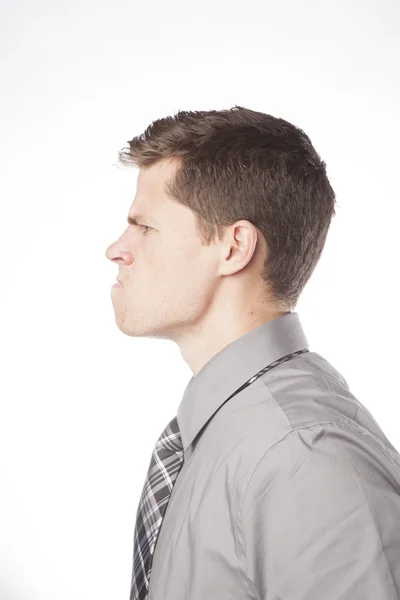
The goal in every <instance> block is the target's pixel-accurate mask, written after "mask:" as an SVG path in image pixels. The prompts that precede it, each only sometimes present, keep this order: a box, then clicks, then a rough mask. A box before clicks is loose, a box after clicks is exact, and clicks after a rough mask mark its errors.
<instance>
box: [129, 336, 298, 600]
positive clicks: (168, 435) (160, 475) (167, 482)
mask: <svg viewBox="0 0 400 600" xmlns="http://www.w3.org/2000/svg"><path fill="white" fill-rule="evenodd" d="M308 351H309V350H308V349H307V348H304V349H303V350H297V351H296V352H292V353H291V354H287V355H286V356H283V357H282V358H279V359H278V360H276V361H275V362H273V363H270V364H269V365H267V366H266V367H264V368H263V369H261V371H259V372H258V373H257V374H256V375H254V376H253V377H252V378H251V379H249V380H248V381H246V383H244V384H243V385H242V386H241V387H240V388H238V389H237V390H236V392H234V393H233V394H231V396H229V398H227V400H230V399H231V398H232V397H233V396H235V394H237V393H238V392H240V391H242V390H243V389H244V388H245V387H247V386H248V385H250V384H251V383H253V381H255V380H256V379H257V378H258V377H260V376H261V375H262V374H263V373H266V371H269V370H270V369H273V368H274V367H276V366H278V365H280V364H281V363H283V362H286V361H288V360H291V359H292V358H294V357H295V356H298V355H299V354H303V353H304V352H308ZM227 400H225V402H226V401H227ZM183 459H184V456H183V445H182V438H181V435H180V432H179V425H178V420H177V417H174V418H173V419H172V421H171V422H170V423H169V424H168V425H167V427H166V428H165V429H164V431H163V432H162V434H161V435H160V437H159V439H158V441H157V442H156V445H155V447H154V450H153V454H152V457H151V460H150V466H149V470H148V472H147V477H146V481H145V484H144V488H143V492H142V496H141V498H140V502H139V508H138V511H137V517H136V527H135V538H134V551H133V570H132V583H131V595H130V600H145V599H146V598H147V595H148V592H149V581H150V573H151V566H152V563H153V554H154V548H155V546H156V542H157V538H158V534H159V532H160V528H161V523H162V520H163V518H164V515H165V511H166V510H167V505H168V502H169V499H170V496H171V492H172V488H173V487H174V483H175V480H176V478H177V477H178V474H179V471H180V470H181V468H182V465H183Z"/></svg>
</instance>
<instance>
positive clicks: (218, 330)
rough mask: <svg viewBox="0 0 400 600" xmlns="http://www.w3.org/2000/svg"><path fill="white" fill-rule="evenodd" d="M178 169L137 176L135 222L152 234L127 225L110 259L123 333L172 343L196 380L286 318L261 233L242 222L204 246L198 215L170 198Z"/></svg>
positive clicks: (162, 167) (166, 164)
mask: <svg viewBox="0 0 400 600" xmlns="http://www.w3.org/2000/svg"><path fill="white" fill-rule="evenodd" d="M175 168H176V162H175V159H168V160H164V161H160V162H158V163H157V164H155V165H152V166H151V167H146V168H143V167H142V168H140V169H139V173H138V179H137V186H136V195H135V198H134V200H133V202H132V204H131V206H130V209H129V215H131V216H136V215H139V214H140V215H145V216H147V219H146V221H145V224H146V225H147V227H144V226H137V225H128V227H127V228H126V230H125V231H124V232H123V233H122V235H121V236H120V237H119V238H118V239H117V240H116V241H115V242H113V243H112V244H111V245H110V246H109V247H108V248H107V251H106V256H107V258H108V259H109V260H111V261H112V262H114V263H115V264H116V265H118V267H119V273H117V275H118V278H119V279H120V280H121V281H122V284H123V286H122V287H113V288H112V290H111V298H112V303H113V307H114V311H115V320H116V323H117V326H118V328H119V329H120V330H121V331H122V332H123V333H125V334H126V335H129V336H133V337H150V338H164V339H169V340H172V341H174V342H175V343H176V344H178V346H179V349H180V351H181V354H182V357H183V359H184V360H185V361H186V363H187V364H188V366H189V367H190V369H191V370H192V372H193V375H194V376H196V375H197V373H198V372H199V371H200V369H201V368H202V367H203V366H204V365H205V364H206V363H207V362H208V361H209V360H210V359H211V358H212V357H213V356H214V355H215V354H217V353H218V352H219V351H220V350H222V349H223V348H224V347H225V346H227V345H228V344H230V343H232V342H234V341H235V340H236V339H238V338H239V337H242V336H243V335H245V334H246V333H248V332H249V331H251V330H253V329H255V328H256V327H258V326H259V325H261V324H262V323H265V322H266V321H269V320H272V319H275V318H276V317H279V316H280V315H283V314H285V312H288V311H283V312H282V311H280V312H279V311H276V310H274V307H273V306H272V305H271V303H269V302H268V293H267V290H266V286H265V282H263V281H262V279H261V276H260V274H261V271H262V268H263V263H264V257H265V255H266V252H267V247H266V243H265V240H264V237H263V236H262V234H261V232H260V231H259V230H258V229H257V228H256V227H254V225H252V224H251V223H250V222H249V221H246V220H241V221H237V222H236V223H234V224H233V225H231V226H229V227H226V228H225V234H224V238H223V240H222V241H221V242H220V241H219V240H217V241H216V242H214V243H213V244H211V245H210V246H205V245H203V244H202V242H201V240H200V238H199V237H198V234H197V232H196V227H195V214H194V213H193V212H192V211H191V210H190V209H189V208H188V207H186V206H183V205H181V204H179V203H177V202H174V201H173V200H171V199H170V198H169V197H168V196H167V195H166V194H165V192H164V184H165V182H166V181H167V180H168V179H170V178H171V177H173V175H174V172H175ZM150 227H151V228H152V229H150Z"/></svg>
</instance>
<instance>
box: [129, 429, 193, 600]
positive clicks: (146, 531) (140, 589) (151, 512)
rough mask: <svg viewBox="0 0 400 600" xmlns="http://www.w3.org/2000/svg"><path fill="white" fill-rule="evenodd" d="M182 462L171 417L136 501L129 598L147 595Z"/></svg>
mask: <svg viewBox="0 0 400 600" xmlns="http://www.w3.org/2000/svg"><path fill="white" fill-rule="evenodd" d="M182 465H183V446H182V439H181V436H180V433H179V425H178V420H177V417H174V418H173V419H172V421H171V422H170V423H169V424H168V425H167V427H166V428H165V429H164V431H163V432H162V434H161V435H160V437H159V439H158V441H157V443H156V445H155V448H154V450H153V454H152V457H151V461H150V466H149V470H148V472H147V477H146V481H145V484H144V488H143V492H142V496H141V499H140V502H139V508H138V511H137V517H136V528H135V540H134V551H133V572H132V583H131V595H130V600H145V598H146V597H147V594H148V591H149V580H150V573H151V566H152V563H153V554H154V548H155V546H156V542H157V537H158V534H159V532H160V528H161V523H162V520H163V518H164V515H165V511H166V510H167V505H168V502H169V499H170V496H171V492H172V488H173V486H174V483H175V480H176V478H177V477H178V473H179V471H180V470H181V467H182Z"/></svg>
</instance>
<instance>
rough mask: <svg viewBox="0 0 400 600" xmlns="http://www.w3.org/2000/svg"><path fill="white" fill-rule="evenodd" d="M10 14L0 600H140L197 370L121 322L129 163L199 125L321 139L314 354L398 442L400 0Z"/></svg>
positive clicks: (20, 9) (304, 302) (5, 55)
mask: <svg viewBox="0 0 400 600" xmlns="http://www.w3.org/2000/svg"><path fill="white" fill-rule="evenodd" d="M145 4H146V3H144V2H140V3H134V2H127V1H124V0H113V2H104V1H102V0H100V1H99V0H96V1H95V0H83V2H82V1H79V2H78V1H77V0H75V2H74V1H71V0H70V1H68V2H67V1H66V0H65V1H64V2H63V3H60V2H59V1H58V2H54V1H53V0H47V2H45V1H43V0H38V1H36V2H35V3H33V2H27V1H26V0H22V1H21V0H20V1H19V2H11V0H8V2H7V1H4V0H3V3H2V5H1V14H0V23H1V25H0V27H1V30H0V39H1V48H0V50H1V79H0V81H1V93H0V119H1V135H0V140H1V150H0V161H1V180H0V186H1V189H0V198H1V219H0V243H1V248H0V256H1V286H2V289H1V295H0V297H1V311H0V319H1V321H0V338H1V353H2V358H1V363H0V364H1V377H0V386H1V389H0V397H1V417H0V469H1V473H0V474H1V494H0V532H1V533H0V540H1V541H0V600H71V599H73V600H89V599H96V600H128V597H129V588H130V577H131V568H132V549H133V531H134V525H135V515H136V510H137V505H138V502H139V497H140V494H141V491H142V487H143V484H144V479H145V476H146V473H147V468H148V465H149V461H150V456H151V452H152V450H153V447H154V444H155V442H156V440H157V438H158V436H159V435H160V433H161V431H162V430H163V429H164V427H165V426H166V424H167V423H168V422H169V421H170V420H171V418H172V417H173V416H174V415H175V414H176V411H177V408H178V405H179V403H180V401H181V398H182V395H183V392H184V389H185V387H186V385H187V383H188V381H189V379H190V377H191V375H192V373H191V371H190V370H189V367H188V366H187V365H186V364H185V363H184V362H183V359H182V357H181V355H180V352H179V349H178V347H177V346H176V345H175V344H173V343H172V342H169V341H166V340H151V339H139V338H129V337H127V336H125V335H123V334H122V333H121V332H120V331H119V329H118V328H117V326H116V324H115V320H114V311H113V306H112V302H111V292H110V288H111V285H112V284H113V283H114V281H115V276H116V275H117V267H116V265H113V264H112V263H111V262H109V261H108V260H107V259H106V257H105V251H106V248H107V246H108V245H109V244H110V243H111V242H112V241H114V240H115V239H116V238H117V237H118V236H119V235H120V234H121V233H122V231H123V230H124V229H125V220H126V215H127V212H128V208H129V205H130V203H131V201H132V200H133V198H134V194H135V187H136V177H137V171H136V170H135V169H128V170H126V169H125V170H123V169H121V168H118V167H116V166H115V164H116V162H117V152H118V150H120V149H121V148H122V147H124V146H126V145H127V144H126V142H127V141H128V140H129V139H131V138H132V137H133V136H134V135H137V134H139V133H141V132H142V131H143V130H144V129H145V128H146V127H147V126H148V125H149V124H150V123H151V122H152V121H153V120H155V119H157V118H159V117H163V116H167V115H169V114H174V113H175V112H176V111H178V110H179V109H182V110H210V109H222V108H230V107H232V106H234V105H235V104H237V105H241V106H246V107H248V108H252V109H254V110H261V111H263V112H266V113H270V114H272V115H274V116H277V117H282V118H284V119H287V120H289V121H291V122H293V123H295V124H296V125H298V126H300V127H302V128H303V129H304V130H305V131H306V133H307V134H308V135H309V136H310V137H311V140H312V142H313V144H314V146H315V147H316V149H317V151H318V152H319V153H320V154H321V156H322V158H323V159H324V160H325V161H326V163H327V167H328V175H329V177H330V180H331V183H332V186H333V188H334V190H335V192H336V195H337V202H338V206H337V216H336V217H335V218H334V220H333V223H332V226H331V229H330V232H329V236H328V241H327V244H326V247H325V251H324V254H323V256H322V258H321V260H320V263H319V264H318V266H317V269H316V270H315V272H314V274H313V276H312V278H311V280H310V282H309V284H308V285H307V287H306V289H305V291H304V293H303V296H302V298H301V300H300V302H299V304H298V305H297V308H296V312H298V313H299V316H300V318H301V322H302V324H303V327H304V330H305V333H306V335H307V337H308V340H309V344H310V349H311V350H312V351H316V352H318V353H320V354H321V355H323V356H324V357H325V358H326V359H327V360H329V361H330V362H331V363H332V364H333V365H334V366H335V367H336V368H337V369H338V370H339V371H341V372H342V374H343V375H344V377H345V378H346V379H347V381H348V383H349V385H350V388H351V390H352V392H353V393H354V394H355V395H356V397H357V398H358V399H359V400H360V401H361V402H362V403H363V404H364V405H365V406H366V407H367V408H368V409H369V410H370V411H371V412H372V414H373V416H374V417H375V419H376V420H377V421H378V423H379V424H380V426H381V427H382V429H383V431H384V432H385V434H386V435H387V437H388V438H389V440H390V441H391V442H392V443H393V444H394V445H395V446H396V448H397V449H400V425H399V416H400V411H399V400H400V394H399V385H398V368H399V367H398V365H399V361H398V349H399V334H400V327H399V319H398V308H397V297H398V296H397V293H398V290H399V282H398V276H399V266H398V262H399V258H400V252H399V241H398V240H399V216H400V215H399V212H400V211H399V178H398V174H399V139H400V122H399V106H400V92H399V90H400V87H399V78H400V77H399V73H400V61H399V58H400V42H399V39H400V35H399V32H400V8H399V6H400V5H399V3H398V2H397V1H395V0H393V1H388V0H375V1H366V0H357V1H353V2H351V3H350V2H348V0H335V1H331V2H321V1H314V2H313V1H304V0H303V1H302V2H297V1H295V0H288V1H286V2H268V1H266V0H263V1H262V2H261V1H258V0H252V1H249V0H247V1H246V2H237V1H236V0H235V1H232V0H230V2H229V3H228V0H219V1H218V0H216V1H213V2H204V1H203V2H202V3H196V4H195V3H187V2H185V3H184V2H182V3H178V2H174V3H164V2H160V1H158V2H152V3H149V4H148V5H147V4H146V6H145Z"/></svg>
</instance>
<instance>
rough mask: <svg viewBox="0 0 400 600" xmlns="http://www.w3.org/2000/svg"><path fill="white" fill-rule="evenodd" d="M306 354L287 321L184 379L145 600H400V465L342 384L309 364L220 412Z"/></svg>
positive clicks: (318, 364)
mask: <svg viewBox="0 0 400 600" xmlns="http://www.w3.org/2000/svg"><path fill="white" fill-rule="evenodd" d="M302 348H308V343H307V340H306V337H305V335H304V332H303V329H302V326H301V324H300V320H299V317H298V314H297V313H295V312H294V313H287V314H285V315H283V316H281V317H278V318H276V319H274V320H272V321H268V322H266V323H263V324H262V325H261V326H259V327H257V328H256V329H254V330H253V331H251V332H249V333H247V334H246V335H244V336H242V337H241V338H239V339H238V340H235V341H234V342H233V343H231V344H229V345H228V346H226V347H225V348H223V349H222V350H221V351H220V352H219V353H218V354H216V355H215V356H214V357H213V358H212V359H211V360H210V361H209V362H208V363H207V364H206V365H205V366H204V367H203V368H202V369H201V370H200V371H199V372H198V374H197V375H196V377H192V378H191V379H190V381H189V383H188V385H187V387H186V389H185V392H184V396H183V399H182V401H181V403H180V405H179V408H178V423H179V427H180V431H181V435H182V442H183V448H184V457H185V459H184V464H183V467H182V469H181V471H180V473H179V475H178V478H177V480H176V482H175V485H174V487H173V489H172V494H171V498H170V500H169V504H168V507H167V511H166V513H165V517H164V520H163V522H162V525H161V529H160V533H159V537H158V540H157V544H156V548H155V551H154V556H153V566H152V573H151V578H150V588H149V596H148V600H244V599H252V600H256V599H257V600H395V599H396V600H398V599H399V598H400V455H399V453H398V452H397V450H396V448H395V447H394V446H393V445H392V444H391V443H390V442H389V440H388V439H387V438H386V437H385V435H384V433H383V432H382V430H381V428H380V427H379V425H378V424H377V422H376V421H375V420H374V418H373V417H372V415H371V414H370V412H369V411H368V410H367V409H366V408H365V407H364V406H363V405H362V404H361V403H360V402H359V400H357V399H356V398H355V397H354V396H353V394H352V393H351V392H350V390H349V386H348V384H347V382H346V381H345V379H344V378H343V376H342V375H341V374H340V373H339V372H338V371H337V370H336V369H335V368H334V367H333V366H332V365H331V364H330V363H329V362H328V361H327V360H326V359H324V358H323V357H322V356H321V355H319V354H317V353H316V352H311V351H310V352H306V353H304V354H301V355H299V356H297V357H295V358H293V359H292V360H290V361H288V362H285V363H282V364H280V365H278V366H277V367H275V368H273V369H271V370H270V371H268V372H266V373H265V374H263V375H261V376H260V377H259V378H258V379H257V380H256V381H254V382H253V383H251V384H250V385H249V386H247V387H246V388H245V389H244V390H242V391H241V392H239V393H238V394H236V395H235V396H234V397H233V398H231V399H230V400H228V401H226V400H227V398H229V396H230V395H231V394H232V393H233V392H235V391H236V390H237V389H238V388H239V387H240V386H241V385H242V384H243V383H245V382H246V381H247V380H248V379H250V378H251V377H252V376H253V375H255V374H256V373H257V372H258V371H260V370H261V369H262V368H263V367H266V366H267V365H268V364H270V363H272V362H274V361H276V360H278V359H279V358H281V357H283V356H285V355H286V354H289V353H291V352H296V351H297V350H301V349H302ZM372 366H373V365H371V366H370V367H368V365H366V373H367V372H368V368H372ZM394 400H395V399H394ZM398 400H399V398H397V402H398Z"/></svg>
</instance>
